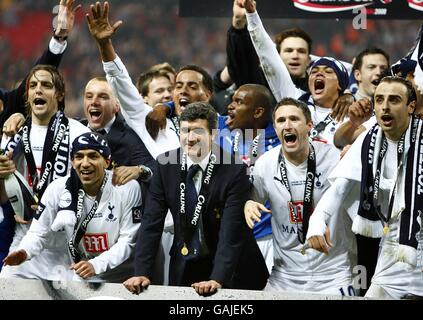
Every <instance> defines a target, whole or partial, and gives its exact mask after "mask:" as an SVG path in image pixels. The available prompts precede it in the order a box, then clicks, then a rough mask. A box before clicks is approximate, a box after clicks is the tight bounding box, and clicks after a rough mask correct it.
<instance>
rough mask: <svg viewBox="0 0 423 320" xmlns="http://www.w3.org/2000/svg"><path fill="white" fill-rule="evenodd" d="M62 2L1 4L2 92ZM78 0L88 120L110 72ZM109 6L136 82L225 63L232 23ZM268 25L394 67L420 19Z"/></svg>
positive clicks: (151, 4) (69, 57)
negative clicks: (94, 92)
mask: <svg viewBox="0 0 423 320" xmlns="http://www.w3.org/2000/svg"><path fill="white" fill-rule="evenodd" d="M193 1H194V0H193ZM228 1H230V0H228ZM57 2H58V1H56V0H50V1H47V0H37V1H33V0H20V1H18V0H15V1H14V0H0V87H3V88H11V87H13V86H14V85H15V83H16V81H17V80H19V79H22V77H24V76H25V74H26V73H27V72H28V71H29V70H30V68H31V66H32V64H33V63H34V61H35V60H36V59H37V57H38V56H39V55H40V54H41V52H42V51H43V50H44V49H45V47H46V45H47V42H48V39H49V38H50V36H51V33H52V25H51V21H52V17H53V15H52V9H53V7H54V6H55V5H56V4H57ZM76 2H77V3H82V5H83V10H82V12H79V13H78V15H77V19H76V23H75V27H74V32H73V33H72V34H71V36H70V38H69V39H68V42H69V44H68V45H69V47H68V50H67V52H66V54H65V56H64V59H63V62H62V65H61V70H62V72H63V73H64V75H65V79H66V86H67V88H66V91H67V94H66V95H67V96H66V110H67V113H68V115H70V116H80V115H81V110H82V92H83V89H84V85H85V83H86V82H87V80H88V79H89V78H91V77H93V76H99V75H103V71H102V65H101V63H100V59H99V54H98V50H97V48H96V46H95V44H94V43H93V42H92V41H91V39H90V36H89V33H88V29H87V26H86V22H85V13H86V12H87V10H88V8H89V5H90V4H91V3H94V1H86V0H84V1H76ZM109 3H110V4H111V13H112V14H111V21H112V22H114V21H116V20H118V19H121V20H123V21H124V24H123V25H122V26H121V28H120V29H119V30H118V33H117V36H116V37H115V39H114V43H115V45H116V49H117V52H118V54H119V55H120V56H121V57H122V59H123V61H124V62H125V64H126V66H127V68H128V70H129V72H130V74H131V76H132V78H133V79H136V78H137V77H138V75H139V73H140V72H143V71H144V70H145V69H147V68H148V67H149V66H151V65H153V64H156V63H159V62H163V61H168V62H169V63H171V64H172V65H173V66H175V67H176V68H178V67H180V66H182V65H185V64H189V63H190V64H191V63H194V64H198V65H201V66H203V67H205V68H206V69H207V70H208V71H209V72H210V73H214V72H216V71H217V70H218V69H219V68H222V67H223V66H224V65H225V42H226V30H227V28H228V27H229V25H230V23H231V22H230V18H213V19H212V18H210V19H204V18H189V19H186V18H184V19H181V18H179V17H178V2H177V1H176V0H124V1H123V0H109ZM258 10H260V7H259V6H258ZM264 25H265V27H266V29H267V31H268V32H269V33H270V35H271V36H272V37H273V36H274V35H275V34H276V33H277V32H279V31H280V30H282V29H284V28H288V27H294V26H298V27H301V28H303V29H304V30H306V31H307V32H308V33H309V34H310V35H311V36H312V38H313V53H315V54H318V55H332V56H334V57H337V58H339V59H343V60H345V61H351V60H352V58H353V57H354V55H355V54H356V53H358V52H359V51H360V50H362V49H363V48H365V47H367V46H379V47H381V48H383V49H385V50H386V51H387V52H388V53H389V54H390V55H391V60H392V61H391V62H394V61H396V60H398V59H399V58H401V57H402V56H403V55H405V53H406V52H407V51H408V50H409V48H410V47H411V45H412V44H413V42H414V39H415V36H416V33H417V31H418V30H419V27H420V21H407V20H401V21H399V20H397V21H370V20H368V21H367V29H365V30H355V29H354V28H353V26H352V21H348V20H339V21H333V20H282V19H264Z"/></svg>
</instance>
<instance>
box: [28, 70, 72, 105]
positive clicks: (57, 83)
mask: <svg viewBox="0 0 423 320" xmlns="http://www.w3.org/2000/svg"><path fill="white" fill-rule="evenodd" d="M41 70H44V71H47V72H48V73H50V74H51V78H52V80H53V85H54V88H55V89H56V93H58V95H59V96H62V97H63V99H62V100H61V101H58V104H57V108H58V110H61V111H64V110H65V80H64V78H63V76H62V75H61V74H60V73H59V71H58V70H57V68H56V67H55V66H51V65H47V64H38V65H36V66H34V67H33V68H32V69H31V71H29V74H28V76H27V78H26V83H25V100H26V102H25V106H26V108H27V110H28V112H30V106H29V102H28V90H29V81H30V80H31V77H32V76H33V75H34V74H35V73H36V72H37V71H41Z"/></svg>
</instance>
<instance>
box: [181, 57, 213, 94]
mask: <svg viewBox="0 0 423 320" xmlns="http://www.w3.org/2000/svg"><path fill="white" fill-rule="evenodd" d="M185 70H191V71H196V72H198V73H200V74H201V75H202V76H203V81H202V83H203V86H205V87H206V88H207V90H209V91H210V93H213V78H212V77H211V76H210V74H209V73H208V72H207V71H206V69H203V68H201V67H200V66H197V65H195V64H188V65H186V66H183V67H182V68H180V69H179V71H178V74H179V73H181V72H182V71H185ZM176 76H177V75H176Z"/></svg>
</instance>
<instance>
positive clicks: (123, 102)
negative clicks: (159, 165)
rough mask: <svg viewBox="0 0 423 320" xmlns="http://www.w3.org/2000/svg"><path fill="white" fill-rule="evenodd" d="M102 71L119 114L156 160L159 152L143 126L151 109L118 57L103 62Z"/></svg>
mask: <svg viewBox="0 0 423 320" xmlns="http://www.w3.org/2000/svg"><path fill="white" fill-rule="evenodd" d="M103 69H104V71H105V72H106V78H107V81H108V82H109V84H110V86H111V87H112V90H113V93H114V94H115V96H116V98H117V99H118V101H119V103H120V107H121V113H122V115H123V117H124V119H125V121H126V123H127V124H128V126H129V127H130V128H132V130H134V131H135V132H136V133H137V135H138V136H139V137H140V139H141V140H142V141H143V142H144V144H145V146H146V148H147V149H148V151H149V152H150V154H151V155H152V156H153V158H157V156H158V154H159V150H158V148H157V146H156V142H155V141H154V140H153V138H151V136H150V134H149V133H148V131H147V128H146V126H145V119H146V117H147V114H148V113H149V112H150V111H151V110H152V108H151V107H150V106H149V105H148V104H146V103H145V102H144V99H143V98H142V97H141V95H140V94H139V92H138V90H137V88H136V87H135V85H134V84H133V83H132V79H131V77H130V76H129V73H128V70H126V67H125V65H124V64H123V62H122V60H121V59H120V58H119V57H116V59H115V60H113V61H108V62H104V61H103Z"/></svg>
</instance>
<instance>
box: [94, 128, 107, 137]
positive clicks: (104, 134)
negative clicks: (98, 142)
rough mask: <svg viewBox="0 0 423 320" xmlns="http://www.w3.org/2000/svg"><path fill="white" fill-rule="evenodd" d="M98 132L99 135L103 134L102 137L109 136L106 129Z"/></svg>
mask: <svg viewBox="0 0 423 320" xmlns="http://www.w3.org/2000/svg"><path fill="white" fill-rule="evenodd" d="M96 132H97V133H99V134H101V135H102V136H106V135H107V131H106V129H99V130H97V131H96Z"/></svg>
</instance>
